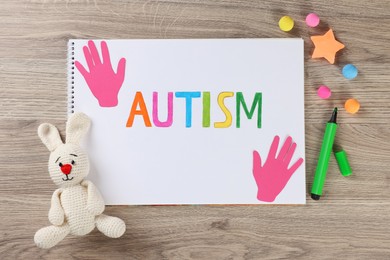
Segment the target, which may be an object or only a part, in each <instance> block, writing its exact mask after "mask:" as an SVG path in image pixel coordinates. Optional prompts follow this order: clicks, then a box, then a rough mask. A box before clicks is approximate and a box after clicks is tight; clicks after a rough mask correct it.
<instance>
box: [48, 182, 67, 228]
mask: <svg viewBox="0 0 390 260" xmlns="http://www.w3.org/2000/svg"><path fill="white" fill-rule="evenodd" d="M61 192H62V189H56V190H55V191H54V192H53V195H52V197H51V206H50V210H49V221H50V223H52V224H53V225H54V226H60V225H62V224H63V223H64V218H65V212H64V209H63V208H62V205H61V200H60V196H61Z"/></svg>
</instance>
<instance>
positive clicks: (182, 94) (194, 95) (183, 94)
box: [175, 91, 200, 127]
mask: <svg viewBox="0 0 390 260" xmlns="http://www.w3.org/2000/svg"><path fill="white" fill-rule="evenodd" d="M175 96H176V97H177V98H185V99H186V127H191V123H192V98H198V97H200V92H199V91H196V92H176V93H175Z"/></svg>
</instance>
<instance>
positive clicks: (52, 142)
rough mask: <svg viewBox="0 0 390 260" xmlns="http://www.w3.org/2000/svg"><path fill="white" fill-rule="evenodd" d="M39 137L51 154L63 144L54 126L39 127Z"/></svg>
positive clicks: (42, 125) (46, 124)
mask: <svg viewBox="0 0 390 260" xmlns="http://www.w3.org/2000/svg"><path fill="white" fill-rule="evenodd" d="M38 136H39V138H41V140H42V143H43V144H44V145H46V147H47V149H49V151H50V152H52V151H54V150H55V149H56V148H57V147H58V146H60V145H61V144H63V143H62V140H61V137H60V133H59V132H58V129H57V128H56V127H55V126H54V125H52V124H48V123H44V124H41V125H40V126H39V127H38Z"/></svg>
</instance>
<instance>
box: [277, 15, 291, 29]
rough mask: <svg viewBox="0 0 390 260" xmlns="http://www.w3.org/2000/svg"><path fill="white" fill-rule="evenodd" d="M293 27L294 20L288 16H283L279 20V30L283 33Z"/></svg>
mask: <svg viewBox="0 0 390 260" xmlns="http://www.w3.org/2000/svg"><path fill="white" fill-rule="evenodd" d="M293 27H294V20H293V19H292V18H291V17H290V16H283V17H282V18H280V20H279V28H280V30H282V31H284V32H289V31H291V29H292V28H293Z"/></svg>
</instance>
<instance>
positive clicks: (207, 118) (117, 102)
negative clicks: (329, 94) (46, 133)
mask: <svg viewBox="0 0 390 260" xmlns="http://www.w3.org/2000/svg"><path fill="white" fill-rule="evenodd" d="M68 48H69V50H68V54H69V57H68V60H69V61H68V75H69V86H68V90H69V110H68V112H69V114H71V113H75V112H83V113H85V114H87V115H88V116H89V117H90V118H91V121H92V125H91V129H90V132H89V133H88V136H87V138H86V139H85V141H84V143H83V144H82V146H83V148H84V149H85V151H86V152H87V154H88V156H89V158H90V164H91V170H90V174H89V175H88V179H90V180H91V181H92V182H93V183H95V185H96V186H97V187H98V189H99V190H100V192H101V193H102V195H103V197H104V199H105V201H106V204H108V205H178V204H304V203H305V201H306V190H305V188H306V185H305V162H304V158H305V138H304V65H303V64H304V52H303V40H302V39H179V40H178V39H164V40H154V39H153V40H143V39H142V40H141V39H139V40H70V41H69V47H68Z"/></svg>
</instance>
